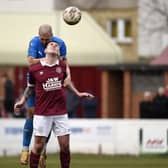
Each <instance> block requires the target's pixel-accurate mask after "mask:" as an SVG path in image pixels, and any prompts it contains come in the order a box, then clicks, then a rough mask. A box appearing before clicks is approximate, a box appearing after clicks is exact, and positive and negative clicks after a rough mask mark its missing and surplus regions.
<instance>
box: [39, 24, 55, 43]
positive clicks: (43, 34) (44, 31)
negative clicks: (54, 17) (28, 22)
mask: <svg viewBox="0 0 168 168" xmlns="http://www.w3.org/2000/svg"><path fill="white" fill-rule="evenodd" d="M52 36H53V34H52V27H51V26H50V25H48V24H43V25H41V26H40V27H39V37H40V40H41V42H42V44H43V45H44V46H46V45H47V43H48V42H49V41H51V38H52Z"/></svg>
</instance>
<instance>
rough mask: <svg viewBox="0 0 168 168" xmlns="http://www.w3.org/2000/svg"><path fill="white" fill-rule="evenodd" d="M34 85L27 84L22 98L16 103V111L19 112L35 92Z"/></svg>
mask: <svg viewBox="0 0 168 168" xmlns="http://www.w3.org/2000/svg"><path fill="white" fill-rule="evenodd" d="M33 92H34V87H31V86H27V87H26V89H25V91H24V94H23V96H22V97H21V99H20V100H19V101H18V102H16V103H15V104H14V111H15V112H19V111H20V108H22V106H23V105H24V104H25V102H26V101H27V99H28V98H29V97H30V96H31V95H32V94H33Z"/></svg>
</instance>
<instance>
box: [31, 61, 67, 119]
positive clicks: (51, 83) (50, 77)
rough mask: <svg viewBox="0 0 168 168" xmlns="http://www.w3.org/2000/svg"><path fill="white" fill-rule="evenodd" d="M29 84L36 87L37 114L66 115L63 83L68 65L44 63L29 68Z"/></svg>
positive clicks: (58, 62) (60, 62) (59, 62)
mask: <svg viewBox="0 0 168 168" xmlns="http://www.w3.org/2000/svg"><path fill="white" fill-rule="evenodd" d="M29 73H30V78H29V84H30V85H35V93H36V95H35V114H36V115H47V116H48V115H62V114H66V113H67V110H66V93H65V88H64V87H63V81H64V79H65V77H66V64H65V63H64V62H62V61H57V62H56V63H55V64H53V65H47V64H46V63H45V62H44V61H41V62H40V63H38V64H34V65H32V66H30V68H29Z"/></svg>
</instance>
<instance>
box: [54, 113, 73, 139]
mask: <svg viewBox="0 0 168 168" xmlns="http://www.w3.org/2000/svg"><path fill="white" fill-rule="evenodd" d="M52 130H53V132H54V134H55V136H64V135H69V134H70V133H71V130H70V126H69V122H68V115H67V114H65V115H60V116H55V117H53V127H52Z"/></svg>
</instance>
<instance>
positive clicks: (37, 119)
mask: <svg viewBox="0 0 168 168" xmlns="http://www.w3.org/2000/svg"><path fill="white" fill-rule="evenodd" d="M51 129H52V117H51V116H41V115H34V118H33V131H34V135H35V136H42V137H48V135H49V133H50V131H51Z"/></svg>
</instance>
